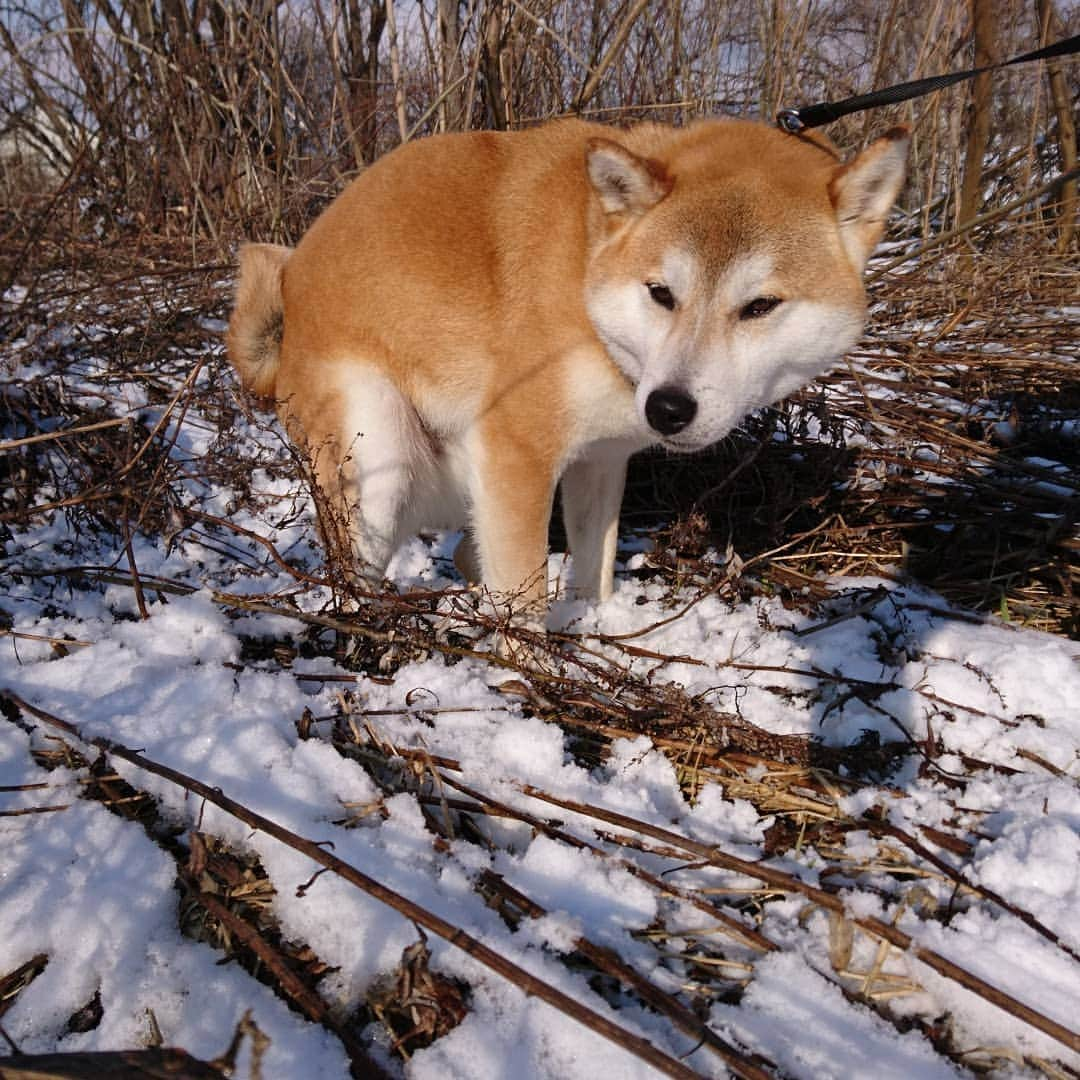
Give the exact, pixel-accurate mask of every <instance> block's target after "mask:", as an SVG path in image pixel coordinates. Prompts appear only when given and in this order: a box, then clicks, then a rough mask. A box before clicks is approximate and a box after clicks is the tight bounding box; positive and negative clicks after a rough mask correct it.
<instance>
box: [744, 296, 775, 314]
mask: <svg viewBox="0 0 1080 1080" xmlns="http://www.w3.org/2000/svg"><path fill="white" fill-rule="evenodd" d="M779 303H780V297H779V296H759V297H757V298H756V299H754V300H751V301H750V303H749V304H747V305H746V307H744V308H743V309H742V311H740V312H739V318H740V319H760V318H762V317H763V316H765V315H768V314H769V312H770V311H772V310H773V308H775V307H777V306H778V305H779Z"/></svg>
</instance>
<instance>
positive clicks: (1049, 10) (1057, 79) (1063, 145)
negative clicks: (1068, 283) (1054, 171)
mask: <svg viewBox="0 0 1080 1080" xmlns="http://www.w3.org/2000/svg"><path fill="white" fill-rule="evenodd" d="M1037 7H1038V13H1039V31H1040V33H1039V39H1040V41H1042V42H1045V41H1046V40H1047V38H1048V37H1050V36H1053V37H1055V38H1056V37H1057V36H1058V34H1059V33H1060V29H1059V27H1060V23H1059V20H1058V17H1057V12H1056V11H1055V10H1054V3H1053V0H1037ZM1046 73H1047V76H1048V78H1049V80H1050V100H1051V101H1052V103H1053V106H1054V115H1055V117H1056V118H1057V144H1058V151H1059V153H1060V155H1061V168H1062V171H1063V172H1067V171H1068V170H1069V169H1073V168H1075V167H1076V120H1075V118H1074V116H1073V109H1072V103H1071V102H1070V100H1069V88H1068V86H1067V85H1066V83H1065V72H1064V71H1063V69H1062V64H1061V61H1060V60H1050V61H1048V62H1047V65H1046ZM1075 230H1076V181H1075V180H1069V181H1067V182H1066V183H1065V184H1063V185H1062V187H1061V199H1060V202H1059V203H1058V239H1057V250H1058V252H1059V253H1061V254H1064V253H1065V252H1066V251H1068V250H1069V245H1070V244H1071V243H1072V238H1073V233H1074V232H1075Z"/></svg>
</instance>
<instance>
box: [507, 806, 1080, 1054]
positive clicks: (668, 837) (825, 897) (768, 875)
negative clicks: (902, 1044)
mask: <svg viewBox="0 0 1080 1080" xmlns="http://www.w3.org/2000/svg"><path fill="white" fill-rule="evenodd" d="M521 791H522V792H523V793H524V794H526V795H528V796H530V797H531V798H534V799H539V800H540V801H542V802H546V803H550V804H551V805H552V806H558V807H560V808H561V809H563V810H569V811H571V812H572V813H575V814H581V815H583V816H585V817H591V818H596V819H597V820H599V821H606V822H607V823H608V824H609V825H616V826H618V827H619V828H621V829H630V830H632V831H634V832H638V833H644V834H645V835H646V836H651V837H652V838H653V839H654V840H661V841H663V842H664V843H666V844H671V845H672V846H673V847H678V848H682V849H683V850H684V851H687V852H690V853H691V854H693V855H696V856H698V858H700V859H701V860H703V861H704V862H707V863H709V864H710V865H712V866H717V867H720V868H721V869H723V870H732V871H734V872H735V873H739V874H744V875H746V876H747V877H752V878H756V879H757V880H758V881H763V882H765V883H766V884H769V885H774V886H776V887H777V888H780V889H783V890H784V891H785V892H798V893H802V895H803V896H805V897H806V898H807V899H809V900H812V901H813V902H814V903H815V904H817V905H819V906H820V907H823V908H825V909H826V910H827V911H835V912H836V913H837V914H839V915H842V916H843V917H844V918H845V919H850V920H851V921H852V922H853V923H854V924H855V925H856V926H858V927H860V928H861V929H863V930H865V931H866V932H867V933H869V934H873V935H874V936H875V937H879V938H883V939H884V940H885V941H887V942H889V944H890V945H894V946H895V947H896V948H898V949H900V950H901V951H903V952H910V953H911V955H912V956H914V957H915V958H916V959H917V960H919V961H921V962H922V963H924V964H926V966H927V967H929V968H932V969H933V970H934V971H936V972H937V973H938V974H939V975H944V976H945V977H946V978H947V979H952V980H953V981H954V982H956V983H959V984H960V985H961V986H963V987H964V989H966V990H970V991H971V992H972V993H974V994H977V995H978V996H979V997H981V998H983V999H984V1000H986V1001H989V1002H990V1003H991V1004H993V1005H996V1006H997V1007H998V1008H999V1009H1002V1010H1004V1011H1005V1012H1007V1013H1010V1014H1011V1015H1012V1016H1015V1017H1016V1018H1017V1019H1019V1020H1023V1021H1024V1022H1025V1023H1027V1024H1030V1025H1031V1026H1032V1027H1034V1028H1037V1029H1038V1030H1039V1031H1041V1032H1043V1034H1045V1035H1049V1036H1050V1038H1052V1039H1055V1040H1056V1041H1057V1042H1059V1043H1061V1044H1062V1046H1065V1047H1067V1048H1068V1049H1070V1050H1072V1051H1073V1052H1074V1053H1080V1034H1077V1033H1076V1032H1075V1031H1072V1030H1070V1029H1069V1028H1067V1027H1065V1025H1064V1024H1059V1023H1058V1022H1057V1021H1056V1020H1051V1019H1050V1017H1048V1016H1044V1015H1043V1014H1042V1013H1040V1012H1038V1011H1037V1010H1035V1009H1033V1008H1031V1007H1030V1006H1028V1005H1025V1004H1024V1003H1023V1002H1022V1001H1018V1000H1017V999H1016V998H1014V997H1012V996H1011V995H1010V994H1006V993H1005V991H1003V990H999V989H998V988H997V987H996V986H992V985H991V984H990V983H988V982H985V981H984V980H983V979H980V978H979V977H978V976H977V975H972V974H971V972H969V971H967V970H965V969H964V968H962V967H960V966H959V965H958V964H954V963H953V962H952V961H951V960H947V959H946V958H945V957H944V956H942V955H941V954H940V953H937V952H935V951H934V950H933V949H928V948H926V947H925V946H923V945H918V944H916V942H915V941H914V939H913V938H912V937H911V935H910V934H906V933H904V931H903V930H900V929H898V928H897V927H895V926H891V925H890V924H889V923H886V922H883V921H882V920H881V919H876V918H874V917H873V916H860V915H853V914H852V913H851V912H850V911H848V910H847V909H846V908H845V907H844V902H843V900H841V899H840V897H838V896H834V895H833V894H832V893H829V892H826V891H825V890H824V889H819V888H818V887H817V886H815V885H809V884H807V882H805V881H801V880H800V879H799V878H797V877H795V876H793V875H792V874H786V873H784V872H783V871H782V870H775V869H773V868H772V867H770V866H764V865H763V864H761V863H753V862H748V861H747V860H746V859H740V858H738V856H735V855H728V854H727V853H726V852H723V851H718V850H717V849H716V848H715V847H712V846H711V845H709V844H702V843H699V842H698V841H696V840H690V839H688V838H687V837H685V836H680V835H679V834H678V833H675V832H672V831H671V830H670V829H662V828H660V827H659V826H657V825H650V824H649V823H648V822H646V821H639V820H637V819H636V818H632V817H627V816H626V815H625V814H619V813H616V812H615V811H613V810H604V809H602V808H601V807H599V806H590V805H589V804H587V803H579V802H574V801H572V800H570V799H560V798H558V797H556V796H554V795H549V794H548V793H547V792H545V791H541V790H540V789H539V788H534V787H532V786H531V785H524V786H523V787H522V788H521Z"/></svg>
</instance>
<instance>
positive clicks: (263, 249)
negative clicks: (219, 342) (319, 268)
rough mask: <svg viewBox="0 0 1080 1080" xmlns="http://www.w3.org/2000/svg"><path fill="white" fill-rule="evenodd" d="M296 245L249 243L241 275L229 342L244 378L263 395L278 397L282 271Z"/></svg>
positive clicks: (242, 254) (242, 258) (231, 356)
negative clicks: (275, 389) (276, 391)
mask: <svg viewBox="0 0 1080 1080" xmlns="http://www.w3.org/2000/svg"><path fill="white" fill-rule="evenodd" d="M291 254H292V248H287V247H282V246H281V245H280V244H244V246H243V247H242V248H241V249H240V277H239V279H238V280H237V283H236V302H235V304H234V305H233V313H232V318H230V319H229V332H228V334H227V335H226V338H225V343H226V347H227V348H228V351H229V359H230V360H231V361H232V364H233V367H235V368H236V370H237V371H238V372H239V373H240V381H241V382H242V383H243V384H244V385H245V386H246V387H247V388H248V389H249V390H251V391H252V392H253V393H255V394H258V395H259V396H260V397H273V396H274V384H275V383H276V381H277V369H278V358H279V354H280V352H281V335H282V331H283V330H284V327H285V305H284V301H283V298H282V294H281V275H282V272H283V271H284V269H285V263H286V262H288V259H289V256H290V255H291Z"/></svg>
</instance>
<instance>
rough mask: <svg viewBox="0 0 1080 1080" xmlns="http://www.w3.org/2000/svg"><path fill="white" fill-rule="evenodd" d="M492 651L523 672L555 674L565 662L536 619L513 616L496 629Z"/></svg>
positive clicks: (519, 671)
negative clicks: (504, 625)
mask: <svg viewBox="0 0 1080 1080" xmlns="http://www.w3.org/2000/svg"><path fill="white" fill-rule="evenodd" d="M494 651H495V655H496V656H497V657H499V659H500V660H503V661H505V662H506V663H508V664H509V665H511V667H512V668H513V669H514V671H515V672H517V673H519V674H522V675H558V674H560V673H561V672H562V670H563V666H564V661H563V657H562V656H561V655H560V653H559V651H558V648H557V647H556V645H555V643H554V642H553V641H551V640H550V639H549V638H548V636H547V633H546V631H545V630H544V626H543V623H542V621H540V620H539V619H525V618H521V619H518V618H515V619H514V620H512V621H511V623H510V624H509V625H508V626H506V627H505V628H504V629H501V630H498V631H496V633H495V649H494ZM508 674H509V673H508ZM510 677H512V675H511V676H510Z"/></svg>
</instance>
